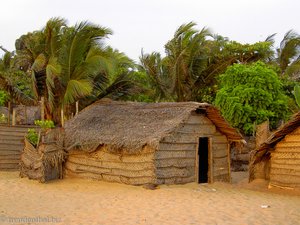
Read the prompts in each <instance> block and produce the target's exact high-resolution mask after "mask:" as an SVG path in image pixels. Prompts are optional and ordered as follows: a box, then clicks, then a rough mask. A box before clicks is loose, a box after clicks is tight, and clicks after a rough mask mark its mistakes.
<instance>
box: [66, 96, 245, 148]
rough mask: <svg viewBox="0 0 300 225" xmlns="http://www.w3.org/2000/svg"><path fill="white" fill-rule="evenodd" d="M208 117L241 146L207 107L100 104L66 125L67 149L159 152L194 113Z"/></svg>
mask: <svg viewBox="0 0 300 225" xmlns="http://www.w3.org/2000/svg"><path fill="white" fill-rule="evenodd" d="M193 111H196V112H198V113H202V114H205V115H206V116H207V117H208V118H209V119H210V120H211V121H212V122H213V123H214V124H215V125H216V127H217V129H218V130H219V131H220V132H221V133H222V134H224V135H226V136H227V138H228V140H229V141H232V142H238V141H241V140H242V136H241V135H240V134H239V133H238V132H237V131H236V130H235V129H234V128H232V127H231V126H230V125H229V124H228V123H227V122H226V121H225V120H224V119H223V117H222V116H221V115H220V112H219V110H218V109H216V108H215V107H213V106H212V105H210V104H207V103H196V102H178V103H175V102H172V103H170V102H169V103H138V102H116V101H111V100H107V99H104V100H100V101H98V102H96V103H95V104H93V105H91V106H88V107H87V108H85V109H84V110H83V111H81V112H80V113H79V114H78V115H77V116H75V117H74V118H73V119H71V120H69V121H67V123H66V125H65V133H66V142H65V144H66V146H67V147H68V146H74V145H76V146H77V147H78V148H79V149H81V150H83V151H88V152H93V151H95V150H96V149H98V148H99V147H101V146H106V147H107V149H108V150H109V151H111V152H115V153H122V154H138V153H140V152H141V151H143V149H144V147H145V146H148V147H150V149H151V148H152V149H157V148H158V145H159V142H160V141H161V139H162V138H164V137H166V136H168V135H169V134H171V133H172V132H173V131H174V130H175V129H176V128H178V127H179V126H180V125H182V124H183V123H184V122H185V121H186V120H187V119H188V118H189V116H190V114H191V112H193Z"/></svg>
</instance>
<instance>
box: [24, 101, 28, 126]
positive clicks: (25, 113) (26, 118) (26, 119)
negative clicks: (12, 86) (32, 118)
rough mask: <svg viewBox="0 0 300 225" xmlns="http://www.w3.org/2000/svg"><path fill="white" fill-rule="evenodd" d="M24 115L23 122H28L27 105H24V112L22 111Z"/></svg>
mask: <svg viewBox="0 0 300 225" xmlns="http://www.w3.org/2000/svg"><path fill="white" fill-rule="evenodd" d="M24 115H25V124H28V117H27V106H26V105H25V112H24Z"/></svg>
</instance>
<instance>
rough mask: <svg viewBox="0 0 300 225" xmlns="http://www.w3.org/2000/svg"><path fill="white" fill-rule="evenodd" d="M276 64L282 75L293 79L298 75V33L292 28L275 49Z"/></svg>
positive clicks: (299, 66)
mask: <svg viewBox="0 0 300 225" xmlns="http://www.w3.org/2000/svg"><path fill="white" fill-rule="evenodd" d="M276 61H277V63H278V66H279V67H280V69H281V73H282V75H284V74H285V75H286V76H288V77H290V78H292V79H294V80H297V79H299V77H300V35H299V34H297V33H296V32H295V31H293V30H289V31H288V32H287V33H286V34H285V35H284V38H283V39H282V41H281V42H280V46H279V48H278V49H277V59H276Z"/></svg>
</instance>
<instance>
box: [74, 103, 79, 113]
mask: <svg viewBox="0 0 300 225" xmlns="http://www.w3.org/2000/svg"><path fill="white" fill-rule="evenodd" d="M78 111H79V102H78V101H77V102H76V113H75V116H76V115H77V114H78Z"/></svg>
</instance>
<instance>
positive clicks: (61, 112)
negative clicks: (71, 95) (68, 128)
mask: <svg viewBox="0 0 300 225" xmlns="http://www.w3.org/2000/svg"><path fill="white" fill-rule="evenodd" d="M60 116H61V126H62V127H64V125H65V120H64V110H63V109H61V111H60Z"/></svg>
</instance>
